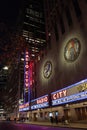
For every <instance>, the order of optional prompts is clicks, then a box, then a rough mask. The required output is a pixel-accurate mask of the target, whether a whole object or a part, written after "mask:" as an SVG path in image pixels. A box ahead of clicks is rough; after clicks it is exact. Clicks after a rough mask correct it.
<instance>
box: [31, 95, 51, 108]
mask: <svg viewBox="0 0 87 130" xmlns="http://www.w3.org/2000/svg"><path fill="white" fill-rule="evenodd" d="M48 106H49V99H48V95H45V96H42V97H40V98H37V99H35V100H31V110H34V109H39V108H45V107H48Z"/></svg>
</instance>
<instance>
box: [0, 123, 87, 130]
mask: <svg viewBox="0 0 87 130" xmlns="http://www.w3.org/2000/svg"><path fill="white" fill-rule="evenodd" d="M41 124H42V123H41ZM41 124H40V123H39V122H38V123H37V124H35V123H34V124H29V123H28V122H27V124H26V123H15V122H11V121H6V122H0V130H81V129H78V128H71V127H70V128H69V127H68V128H67V127H65V128H64V127H59V126H56V127H55V125H52V124H50V125H48V126H47V124H45V123H44V125H41ZM85 130H87V128H86V129H85Z"/></svg>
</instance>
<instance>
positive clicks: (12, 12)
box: [0, 0, 22, 25]
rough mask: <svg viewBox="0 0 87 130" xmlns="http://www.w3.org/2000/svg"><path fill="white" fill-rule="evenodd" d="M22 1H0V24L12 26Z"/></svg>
mask: <svg viewBox="0 0 87 130" xmlns="http://www.w3.org/2000/svg"><path fill="white" fill-rule="evenodd" d="M21 1H22V0H0V22H4V23H6V24H9V25H14V24H15V22H16V20H17V16H18V12H19V8H20V5H21Z"/></svg>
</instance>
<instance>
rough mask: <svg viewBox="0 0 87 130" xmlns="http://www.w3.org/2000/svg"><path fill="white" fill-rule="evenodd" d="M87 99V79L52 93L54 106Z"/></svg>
mask: <svg viewBox="0 0 87 130" xmlns="http://www.w3.org/2000/svg"><path fill="white" fill-rule="evenodd" d="M86 98H87V79H85V80H82V81H80V82H78V83H76V84H73V85H71V86H68V87H66V88H63V89H61V90H58V91H56V92H53V93H51V100H52V106H55V105H60V104H65V103H69V102H74V101H78V100H83V99H86Z"/></svg>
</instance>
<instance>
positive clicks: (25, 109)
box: [19, 102, 29, 112]
mask: <svg viewBox="0 0 87 130" xmlns="http://www.w3.org/2000/svg"><path fill="white" fill-rule="evenodd" d="M28 110H29V103H28V102H27V103H25V104H22V105H20V106H19V112H22V111H28Z"/></svg>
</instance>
